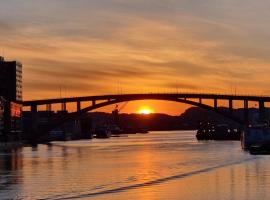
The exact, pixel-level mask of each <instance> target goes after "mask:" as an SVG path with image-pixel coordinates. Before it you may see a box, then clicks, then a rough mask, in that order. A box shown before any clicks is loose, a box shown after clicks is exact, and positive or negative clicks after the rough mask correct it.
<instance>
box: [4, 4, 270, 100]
mask: <svg viewBox="0 0 270 200" xmlns="http://www.w3.org/2000/svg"><path fill="white" fill-rule="evenodd" d="M0 2H1V7H0V19H1V21H0V31H1V34H2V36H1V38H0V49H1V48H4V49H5V52H6V53H5V54H6V55H7V56H8V57H9V58H12V59H13V58H16V59H18V60H20V61H22V63H23V64H24V89H25V91H26V92H25V98H26V99H27V98H32V97H33V96H35V95H37V90H38V88H42V90H43V91H44V93H46V94H50V92H51V94H54V93H55V87H58V86H57V85H59V82H61V81H62V82H64V83H65V84H66V86H67V87H69V89H70V91H71V92H72V94H84V91H86V90H87V92H89V91H91V92H92V93H98V92H99V93H101V92H104V93H112V92H113V91H115V88H116V87H117V86H116V85H117V83H121V84H122V85H123V87H125V90H126V91H129V92H136V91H138V90H141V89H142V88H144V89H147V90H149V91H151V90H155V89H156V88H160V87H161V88H165V89H168V88H174V87H177V85H178V86H179V87H183V88H187V89H190V90H194V91H195V90H199V89H200V88H202V89H205V88H206V89H209V90H210V89H213V90H216V91H218V92H224V91H226V90H229V89H230V88H231V85H232V84H238V85H239V88H241V89H242V90H243V91H244V90H245V89H247V88H252V90H253V91H254V92H256V90H260V89H267V88H268V85H269V84H270V81H269V80H268V77H266V75H265V74H268V73H270V69H269V67H268V66H269V64H270V60H269V56H268V52H269V51H270V49H269V48H270V47H269V46H270V45H269V40H268V38H269V33H270V30H269V26H268V20H267V19H269V17H270V16H269V15H270V14H269V12H268V10H267V9H266V8H267V6H265V5H268V4H269V2H266V1H264V0H263V1H262V2H264V3H265V4H263V3H262V2H261V1H260V2H258V1H251V0H248V3H245V4H243V3H240V0H237V1H232V0H221V1H214V0H206V1H204V3H200V2H198V1H196V0H180V1H176V0H168V1H162V0H149V1H142V0H135V1H131V0H106V1H105V0H93V1H87V0H77V1H73V0H58V1H53V0H39V1H36V0H29V1H25V3H24V4H22V3H19V0H10V1H8V2H7V1H3V0H2V1H1V0H0ZM258 10H259V11H260V12H258ZM11 11H12V12H11ZM13 13H16V15H14V14H13ZM60 80H61V81H60ZM256 80H260V83H259V82H256ZM202 83H203V84H202ZM263 83H265V84H263ZM256 88H257V89H256ZM87 92H85V93H87ZM38 95H41V94H40V93H38Z"/></svg>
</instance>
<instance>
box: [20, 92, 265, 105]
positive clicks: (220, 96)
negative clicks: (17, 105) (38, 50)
mask: <svg viewBox="0 0 270 200" xmlns="http://www.w3.org/2000/svg"><path fill="white" fill-rule="evenodd" d="M120 98H121V99H127V100H128V99H130V100H132V99H138V100H141V99H143V100H146V99H153V100H159V99H176V98H181V99H183V98H188V99H217V100H240V101H257V102H270V96H255V95H254V96H253V95H228V94H199V93H149V94H117V95H99V96H83V97H69V98H54V99H41V100H30V101H23V102H22V103H23V106H32V105H48V104H57V103H72V102H85V101H98V100H108V101H110V100H113V99H120Z"/></svg>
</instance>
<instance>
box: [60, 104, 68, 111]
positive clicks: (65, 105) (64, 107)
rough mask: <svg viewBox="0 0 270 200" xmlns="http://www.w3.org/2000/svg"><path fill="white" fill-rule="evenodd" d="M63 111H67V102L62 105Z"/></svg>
mask: <svg viewBox="0 0 270 200" xmlns="http://www.w3.org/2000/svg"><path fill="white" fill-rule="evenodd" d="M61 110H62V111H66V110H67V104H66V102H64V103H61Z"/></svg>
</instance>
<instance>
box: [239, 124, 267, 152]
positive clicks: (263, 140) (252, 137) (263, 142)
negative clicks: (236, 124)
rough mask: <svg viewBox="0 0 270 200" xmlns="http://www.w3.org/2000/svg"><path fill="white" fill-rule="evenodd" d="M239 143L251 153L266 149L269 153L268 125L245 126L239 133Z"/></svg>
mask: <svg viewBox="0 0 270 200" xmlns="http://www.w3.org/2000/svg"><path fill="white" fill-rule="evenodd" d="M241 145H242V148H243V149H244V150H248V151H250V152H251V153H256V152H257V153H259V152H260V151H261V152H264V153H266V151H267V152H268V154H270V127H269V126H267V125H256V126H252V127H247V128H246V129H245V130H244V131H243V132H242V134H241Z"/></svg>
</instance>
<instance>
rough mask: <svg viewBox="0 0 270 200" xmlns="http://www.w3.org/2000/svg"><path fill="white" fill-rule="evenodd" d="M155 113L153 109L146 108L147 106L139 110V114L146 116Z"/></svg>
mask: <svg viewBox="0 0 270 200" xmlns="http://www.w3.org/2000/svg"><path fill="white" fill-rule="evenodd" d="M153 112H154V111H153V109H151V108H149V107H146V106H143V107H141V108H140V109H139V110H138V113H139V114H144V115H148V114H151V113H153Z"/></svg>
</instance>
